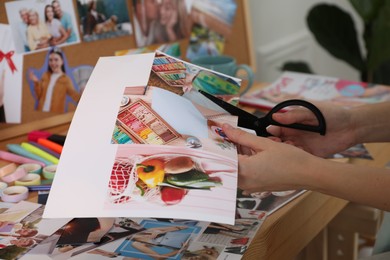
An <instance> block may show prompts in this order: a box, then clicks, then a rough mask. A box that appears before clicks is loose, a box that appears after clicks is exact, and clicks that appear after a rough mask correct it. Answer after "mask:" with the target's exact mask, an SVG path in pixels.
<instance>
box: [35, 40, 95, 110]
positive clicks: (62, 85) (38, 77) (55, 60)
mask: <svg viewBox="0 0 390 260" xmlns="http://www.w3.org/2000/svg"><path fill="white" fill-rule="evenodd" d="M92 69H93V67H91V66H78V67H74V68H72V67H70V66H69V65H68V61H67V57H66V55H65V53H64V52H63V51H62V49H60V48H59V47H53V48H51V49H49V51H48V52H47V55H46V58H45V61H44V63H43V66H42V67H41V68H28V73H27V81H28V83H29V89H30V93H31V96H32V98H33V99H34V108H32V109H34V110H37V111H43V112H54V113H65V112H68V111H73V110H74V109H75V107H76V106H77V103H78V101H79V100H80V97H81V94H82V92H83V90H84V87H85V84H86V82H87V80H88V78H89V76H90V74H91V73H92Z"/></svg>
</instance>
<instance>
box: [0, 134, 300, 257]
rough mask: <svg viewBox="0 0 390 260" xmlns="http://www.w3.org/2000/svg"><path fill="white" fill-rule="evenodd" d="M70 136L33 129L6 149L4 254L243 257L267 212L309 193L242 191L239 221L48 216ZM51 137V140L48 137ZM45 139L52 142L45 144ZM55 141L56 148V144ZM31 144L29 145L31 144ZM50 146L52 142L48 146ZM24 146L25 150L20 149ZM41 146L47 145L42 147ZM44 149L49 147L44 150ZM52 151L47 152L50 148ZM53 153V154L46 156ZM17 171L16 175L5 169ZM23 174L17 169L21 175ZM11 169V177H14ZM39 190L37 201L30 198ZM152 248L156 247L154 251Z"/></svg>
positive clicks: (1, 220) (0, 154) (1, 217)
mask: <svg viewBox="0 0 390 260" xmlns="http://www.w3.org/2000/svg"><path fill="white" fill-rule="evenodd" d="M65 138H66V137H65V136H60V135H55V134H51V133H48V132H43V131H32V132H30V133H29V134H28V136H27V140H26V141H25V142H22V144H23V143H26V144H30V145H31V146H32V145H34V143H37V144H39V143H40V144H42V146H41V147H38V146H35V147H34V149H30V150H28V149H29V148H30V146H26V145H22V144H12V145H11V144H9V145H7V148H8V147H14V146H18V147H19V148H20V149H15V150H14V149H12V148H11V149H12V150H13V151H17V152H18V153H17V152H11V151H10V150H9V151H0V159H1V161H2V162H4V163H5V166H3V167H2V168H0V172H1V173H2V177H1V178H2V179H3V178H5V180H3V182H1V183H0V185H1V188H2V196H1V198H2V201H3V202H0V212H1V213H0V258H1V259H19V258H24V257H26V258H27V259H28V257H34V256H39V255H47V256H49V257H51V258H52V259H68V258H75V259H77V258H82V259H96V257H97V255H99V257H100V258H117V259H122V258H123V257H134V258H138V259H151V257H152V258H153V257H157V256H168V255H170V259H187V258H190V257H195V256H200V257H202V256H209V257H211V259H240V258H241V257H242V255H243V254H244V253H245V251H246V249H247V248H248V246H249V244H250V242H251V241H252V239H253V237H254V236H255V234H256V232H257V231H258V229H259V228H260V227H261V225H262V223H263V222H264V220H265V219H266V217H267V216H268V215H269V214H271V213H273V212H274V211H275V210H277V209H278V208H280V207H282V206H283V205H284V204H286V203H287V202H288V201H290V200H292V199H293V198H295V197H297V196H299V195H300V194H302V193H303V192H300V191H290V192H283V193H261V194H252V195H250V196H247V195H243V194H242V192H241V191H240V190H238V191H237V201H236V205H237V209H236V221H235V224H234V225H227V224H220V223H215V222H205V221H196V220H183V219H163V218H126V217H117V218H90V217H89V218H73V219H71V218H60V219H47V218H42V214H43V211H44V208H45V203H46V200H45V197H46V198H47V196H48V194H49V193H50V186H51V181H52V179H53V178H54V177H55V170H56V166H57V165H56V164H53V162H52V161H50V159H53V158H52V157H51V156H53V157H54V158H57V159H59V157H56V156H55V153H53V152H56V153H58V154H59V155H61V150H62V145H63V143H64V140H65ZM43 140H45V141H43ZM45 144H46V146H45ZM49 146H50V148H49ZM26 147H27V149H26ZM43 147H45V148H46V149H42V148H43ZM21 149H24V152H21V151H22V150H21ZM36 149H40V151H39V150H36ZM44 150H45V153H43V151H44ZM46 153H47V154H46ZM48 154H51V156H47V155H48ZM15 171H18V174H12V173H10V174H11V176H13V175H15V177H11V176H8V175H9V174H3V173H8V172H15ZM16 175H17V176H16ZM7 176H8V177H7ZM29 193H30V195H32V194H36V193H37V194H38V203H34V202H30V201H26V200H27V199H29ZM151 250H152V251H151Z"/></svg>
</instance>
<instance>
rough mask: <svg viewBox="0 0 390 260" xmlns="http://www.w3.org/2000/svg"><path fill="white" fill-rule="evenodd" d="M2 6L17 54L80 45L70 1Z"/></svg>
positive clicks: (32, 1) (46, 0)
mask: <svg viewBox="0 0 390 260" xmlns="http://www.w3.org/2000/svg"><path fill="white" fill-rule="evenodd" d="M5 7H6V12H7V16H8V18H9V24H10V25H11V27H12V32H13V38H14V41H15V45H16V51H17V52H18V53H30V52H35V51H40V50H44V49H47V48H50V47H51V46H64V45H68V44H74V43H78V42H80V38H79V32H78V29H77V26H76V18H75V14H74V7H73V1H66V0H39V1H38V0H24V1H13V2H7V3H6V4H5Z"/></svg>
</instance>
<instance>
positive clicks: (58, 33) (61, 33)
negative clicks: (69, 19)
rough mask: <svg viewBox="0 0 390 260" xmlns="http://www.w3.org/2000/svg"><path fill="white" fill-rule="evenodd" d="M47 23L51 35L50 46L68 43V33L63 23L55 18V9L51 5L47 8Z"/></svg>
mask: <svg viewBox="0 0 390 260" xmlns="http://www.w3.org/2000/svg"><path fill="white" fill-rule="evenodd" d="M45 23H46V26H47V29H48V30H49V33H50V35H51V39H50V42H49V43H50V45H58V44H61V43H64V42H65V41H66V39H67V38H68V33H67V32H66V31H65V29H64V27H63V26H62V24H61V22H60V21H59V20H58V19H57V18H55V17H54V8H53V6H51V5H46V6H45Z"/></svg>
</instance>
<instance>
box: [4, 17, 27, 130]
mask: <svg viewBox="0 0 390 260" xmlns="http://www.w3.org/2000/svg"><path fill="white" fill-rule="evenodd" d="M22 74H23V56H22V55H21V54H17V53H16V49H15V44H14V40H13V38H12V32H11V26H9V25H6V24H0V124H1V123H21V121H22V77H23V76H22Z"/></svg>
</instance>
